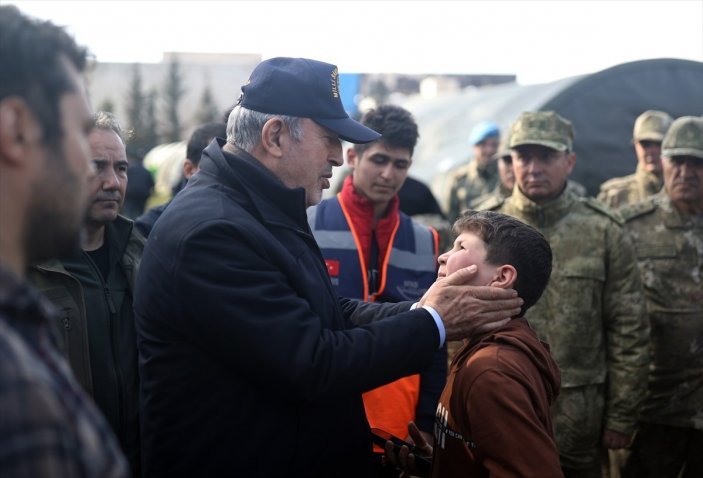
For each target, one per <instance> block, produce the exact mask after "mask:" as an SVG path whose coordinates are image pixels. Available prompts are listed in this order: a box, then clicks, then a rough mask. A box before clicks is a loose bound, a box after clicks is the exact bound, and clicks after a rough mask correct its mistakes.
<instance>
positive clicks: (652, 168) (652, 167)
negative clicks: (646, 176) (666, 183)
mask: <svg viewBox="0 0 703 478" xmlns="http://www.w3.org/2000/svg"><path fill="white" fill-rule="evenodd" d="M635 152H636V153H637V162H638V163H639V165H640V167H642V168H644V170H645V171H647V172H649V173H654V174H656V175H657V176H659V177H661V175H662V161H661V154H662V144H661V143H660V142H658V141H647V140H643V141H635Z"/></svg>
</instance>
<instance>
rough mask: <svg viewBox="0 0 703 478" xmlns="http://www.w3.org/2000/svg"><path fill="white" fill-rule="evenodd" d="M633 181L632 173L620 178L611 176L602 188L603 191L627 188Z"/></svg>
mask: <svg viewBox="0 0 703 478" xmlns="http://www.w3.org/2000/svg"><path fill="white" fill-rule="evenodd" d="M632 181H633V177H632V175H630V176H622V177H619V178H611V179H608V180H607V181H605V182H604V183H603V184H601V185H600V190H601V191H603V192H607V191H610V190H619V189H626V188H627V187H629V186H630V184H631V183H632Z"/></svg>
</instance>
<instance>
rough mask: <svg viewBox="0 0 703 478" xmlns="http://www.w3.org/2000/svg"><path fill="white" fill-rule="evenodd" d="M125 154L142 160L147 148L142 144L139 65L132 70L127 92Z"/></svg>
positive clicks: (142, 119)
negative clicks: (127, 133) (127, 131)
mask: <svg viewBox="0 0 703 478" xmlns="http://www.w3.org/2000/svg"><path fill="white" fill-rule="evenodd" d="M126 110H127V127H128V128H129V135H128V139H127V144H126V147H127V154H128V155H129V156H131V157H136V158H139V159H141V158H143V157H144V155H145V154H146V151H147V148H146V146H147V145H146V144H144V140H143V135H144V92H143V91H142V73H141V70H140V69H139V64H138V63H135V64H134V68H133V70H132V80H131V81H130V83H129V90H128V92H127V108H126Z"/></svg>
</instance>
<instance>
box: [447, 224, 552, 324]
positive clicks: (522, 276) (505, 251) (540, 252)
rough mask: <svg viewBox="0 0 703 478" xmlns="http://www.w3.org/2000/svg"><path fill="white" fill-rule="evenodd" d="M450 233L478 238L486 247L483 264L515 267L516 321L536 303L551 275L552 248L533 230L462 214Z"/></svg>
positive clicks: (523, 225) (525, 225) (525, 226)
mask: <svg viewBox="0 0 703 478" xmlns="http://www.w3.org/2000/svg"><path fill="white" fill-rule="evenodd" d="M453 232H454V233H455V234H456V235H459V234H461V233H462V232H471V233H473V234H475V235H477V236H478V237H480V238H481V239H482V240H483V242H485V243H486V262H490V263H491V264H495V265H503V264H510V265H512V266H513V267H515V270H517V280H516V281H515V285H514V288H515V290H516V291H517V293H518V295H519V296H520V297H521V298H522V300H524V301H525V303H524V304H523V305H522V309H521V310H520V315H519V317H522V316H523V315H525V312H526V311H527V309H529V308H530V307H532V306H533V305H535V303H537V301H538V300H539V298H540V297H541V296H542V293H543V292H544V289H545V288H546V287H547V284H548V283H549V276H550V274H551V273H552V248H551V247H550V246H549V242H547V239H545V237H544V236H543V235H542V234H541V233H540V232H539V231H538V230H537V229H535V228H533V227H532V226H528V225H527V224H525V223H524V222H521V221H518V220H517V219H515V218H514V217H510V216H506V215H505V214H500V213H498V212H494V211H465V212H464V213H463V214H462V215H461V216H459V219H457V220H456V222H455V223H454V227H453Z"/></svg>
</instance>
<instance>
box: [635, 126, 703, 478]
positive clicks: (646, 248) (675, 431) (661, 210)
mask: <svg viewBox="0 0 703 478" xmlns="http://www.w3.org/2000/svg"><path fill="white" fill-rule="evenodd" d="M662 153H663V154H662V155H663V161H662V162H663V173H664V190H663V191H662V192H661V193H659V194H657V195H656V196H653V197H651V198H648V199H647V200H646V201H644V202H641V203H639V204H637V205H634V206H628V207H625V208H623V209H622V211H621V212H622V215H623V218H624V219H625V221H626V223H625V229H626V230H627V231H628V233H629V234H630V236H631V237H632V239H633V242H634V244H635V250H636V252H637V261H638V264H639V270H640V276H641V277H642V282H643V285H644V291H645V296H646V303H647V310H648V312H649V320H650V323H651V326H652V335H651V351H652V363H651V365H650V368H649V389H648V394H647V396H646V399H645V402H644V405H643V407H642V413H641V417H640V421H641V425H640V430H639V431H638V432H637V435H636V437H635V440H634V443H633V444H632V448H631V449H632V454H631V455H630V459H629V461H628V463H627V465H626V468H625V473H624V475H625V476H627V477H637V478H639V477H657V478H666V477H672V478H675V477H678V476H684V477H703V118H696V117H692V116H684V117H682V118H678V119H677V120H676V121H674V123H673V125H672V126H671V129H670V130H669V132H668V133H667V135H666V137H665V138H664V143H663V146H662ZM683 468H685V471H684V472H683V475H679V473H680V472H681V470H682V469H683Z"/></svg>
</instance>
